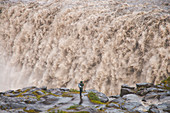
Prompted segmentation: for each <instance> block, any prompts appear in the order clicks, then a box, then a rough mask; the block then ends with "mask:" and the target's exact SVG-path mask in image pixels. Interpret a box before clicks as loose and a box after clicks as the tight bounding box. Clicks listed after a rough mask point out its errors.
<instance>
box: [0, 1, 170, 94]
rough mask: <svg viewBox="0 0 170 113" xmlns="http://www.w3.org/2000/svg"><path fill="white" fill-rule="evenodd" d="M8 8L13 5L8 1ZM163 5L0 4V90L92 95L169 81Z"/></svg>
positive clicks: (167, 19) (169, 24)
mask: <svg viewBox="0 0 170 113" xmlns="http://www.w3.org/2000/svg"><path fill="white" fill-rule="evenodd" d="M10 1H12V0H10ZM169 8H170V5H169V3H168V2H167V1H165V0H150V1H148V0H41V1H40V0H39V1H33V0H32V2H30V1H26V0H25V1H22V2H18V1H17V0H16V1H15V2H9V1H6V0H1V4H0V10H1V13H0V58H1V59H0V91H1V90H8V89H15V88H21V87H26V86H30V85H36V86H44V85H45V86H48V87H49V88H52V87H68V88H74V89H77V88H78V87H77V83H78V82H80V80H83V81H85V89H90V88H94V89H96V90H99V91H101V92H103V93H106V94H107V95H112V94H118V93H119V92H118V91H119V89H120V86H121V85H122V84H128V85H134V84H135V83H138V82H152V83H159V82H160V80H162V79H164V78H165V77H167V76H170V35H169V30H170V13H169V12H170V10H169Z"/></svg>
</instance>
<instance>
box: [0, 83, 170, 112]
mask: <svg viewBox="0 0 170 113" xmlns="http://www.w3.org/2000/svg"><path fill="white" fill-rule="evenodd" d="M90 92H93V93H95V94H96V96H97V97H98V98H99V100H100V102H96V101H93V102H92V101H90V100H89V98H88V96H87V95H88V94H89V93H90ZM97 101H98V100H97ZM95 102H96V103H95ZM169 108H170V91H169V90H168V89H166V87H165V86H164V85H161V84H160V85H153V84H150V83H140V84H137V88H134V87H130V86H128V85H122V87H121V93H120V95H112V96H109V97H107V96H106V95H105V94H103V93H101V92H98V91H97V90H94V89H91V90H86V91H85V92H83V96H82V98H80V97H79V92H77V91H76V90H75V92H74V91H71V90H70V89H68V88H54V89H47V87H41V88H37V87H34V86H33V87H32V86H31V87H26V88H23V89H18V90H9V91H6V92H0V112H3V113H8V112H17V113H25V112H59V111H66V112H80V111H82V112H83V111H84V112H94V113H99V112H111V113H127V112H130V113H131V112H132V113H169V112H170V109H169Z"/></svg>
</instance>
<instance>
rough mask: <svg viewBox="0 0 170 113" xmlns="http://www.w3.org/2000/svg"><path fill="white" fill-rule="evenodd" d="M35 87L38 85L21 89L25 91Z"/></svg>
mask: <svg viewBox="0 0 170 113" xmlns="http://www.w3.org/2000/svg"><path fill="white" fill-rule="evenodd" d="M34 88H36V87H35V86H30V87H25V88H23V89H21V92H24V91H26V90H31V89H34Z"/></svg>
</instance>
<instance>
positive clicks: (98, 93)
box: [86, 89, 109, 103]
mask: <svg viewBox="0 0 170 113" xmlns="http://www.w3.org/2000/svg"><path fill="white" fill-rule="evenodd" d="M86 92H87V93H89V92H93V93H96V95H97V96H98V98H99V99H100V101H101V102H104V103H106V102H108V101H109V98H108V97H107V96H106V95H105V94H103V93H101V92H98V91H96V90H94V89H90V90H87V91H86Z"/></svg>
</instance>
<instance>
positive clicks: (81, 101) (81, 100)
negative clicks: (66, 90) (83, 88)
mask: <svg viewBox="0 0 170 113" xmlns="http://www.w3.org/2000/svg"><path fill="white" fill-rule="evenodd" d="M82 103H83V99H82V97H80V102H79V105H81V104H82Z"/></svg>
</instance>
